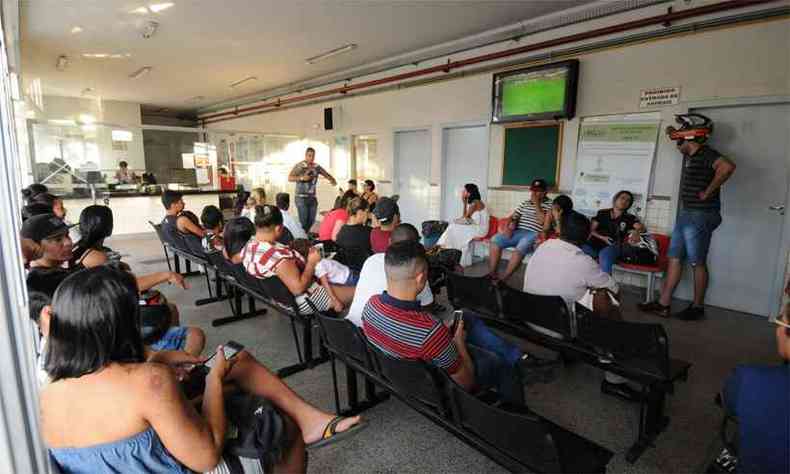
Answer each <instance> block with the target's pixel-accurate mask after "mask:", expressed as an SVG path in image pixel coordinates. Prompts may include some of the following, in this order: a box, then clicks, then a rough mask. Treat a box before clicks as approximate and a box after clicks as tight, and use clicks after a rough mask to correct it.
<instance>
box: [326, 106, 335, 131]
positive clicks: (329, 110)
mask: <svg viewBox="0 0 790 474" xmlns="http://www.w3.org/2000/svg"><path fill="white" fill-rule="evenodd" d="M332 110H333V109H332V107H327V108H325V109H324V130H333V129H334V128H335V126H334V121H333V117H332Z"/></svg>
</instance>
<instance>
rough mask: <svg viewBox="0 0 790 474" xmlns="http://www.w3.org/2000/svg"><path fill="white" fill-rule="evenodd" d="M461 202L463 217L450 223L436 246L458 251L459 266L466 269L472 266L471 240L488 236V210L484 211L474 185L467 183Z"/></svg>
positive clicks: (484, 207) (481, 200)
mask: <svg viewBox="0 0 790 474" xmlns="http://www.w3.org/2000/svg"><path fill="white" fill-rule="evenodd" d="M461 201H462V202H463V204H464V213H463V215H462V216H461V217H459V218H458V219H456V220H455V221H454V222H451V223H450V225H449V226H448V227H447V229H446V230H445V231H444V233H443V234H442V235H441V237H439V240H438V241H437V242H436V245H439V246H441V247H444V248H448V249H457V250H460V251H461V266H463V267H468V266H469V265H471V264H472V249H471V245H470V243H471V242H472V240H474V239H477V238H480V237H485V236H486V234H488V210H486V205H485V203H484V202H483V199H482V197H481V196H480V190H479V189H478V188H477V185H476V184H472V183H467V184H465V185H464V190H463V191H462V192H461Z"/></svg>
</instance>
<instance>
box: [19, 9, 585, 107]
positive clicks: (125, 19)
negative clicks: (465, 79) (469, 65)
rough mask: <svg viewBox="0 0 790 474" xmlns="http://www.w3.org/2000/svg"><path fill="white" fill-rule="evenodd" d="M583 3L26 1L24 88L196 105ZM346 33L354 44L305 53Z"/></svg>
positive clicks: (339, 41) (336, 42) (340, 40)
mask: <svg viewBox="0 0 790 474" xmlns="http://www.w3.org/2000/svg"><path fill="white" fill-rule="evenodd" d="M584 3H592V2H591V0H552V1H548V0H530V1H471V0H455V1H420V0H409V1H403V0H364V1H363V0H332V1H330V0H313V1H307V0H292V1H272V0H227V1H217V0H176V1H173V2H165V1H163V0H149V1H144V2H141V1H128V0H82V1H62V0H31V1H22V2H21V6H22V12H21V31H22V41H21V48H22V76H23V80H24V86H25V88H27V87H28V85H29V84H30V82H31V81H33V80H35V79H37V78H38V79H40V81H41V86H42V90H43V93H44V94H47V95H60V96H72V97H80V96H83V97H101V98H102V99H105V100H122V101H130V102H139V103H143V104H147V105H149V106H156V107H167V108H170V109H172V110H194V109H198V108H200V107H205V106H208V105H211V104H216V103H218V102H223V101H227V100H229V99H233V98H236V97H241V96H247V95H250V94H253V93H255V92H257V91H262V90H267V89H272V88H275V87H278V86H283V85H287V84H290V83H293V82H297V81H301V80H305V79H310V78H316V77H321V76H322V75H326V74H330V73H332V72H337V71H341V70H345V69H348V68H351V67H356V66H362V65H365V64H368V63H371V62H373V61H376V60H380V59H384V58H388V57H392V56H394V55H398V54H402V53H407V52H410V51H414V50H417V49H420V48H425V47H428V46H432V45H436V44H439V43H443V42H446V41H451V40H456V39H460V38H463V37H466V36H469V35H473V34H476V33H479V32H482V31H486V30H489V29H492V28H497V27H501V26H506V25H510V24H513V23H516V22H517V21H520V20H528V19H531V18H535V17H537V16H540V15H545V14H549V13H553V12H557V11H561V10H564V9H568V8H572V7H575V6H579V5H581V4H584ZM152 21H153V22H156V23H157V25H156V26H154V27H153V29H154V30H155V31H154V32H153V35H152V36H151V37H150V38H147V39H145V38H143V33H146V32H147V33H150V30H151V28H152V26H151V23H150V22H152ZM146 30H148V31H146ZM351 43H353V44H356V45H357V48H356V49H354V50H353V51H350V52H347V53H343V54H339V55H337V56H334V57H331V58H328V59H326V60H323V61H320V62H318V63H315V64H307V63H306V62H305V60H306V59H307V58H309V57H312V56H315V55H318V54H321V53H324V52H326V51H329V50H332V49H334V48H338V47H341V46H343V45H347V44H351ZM86 55H87V56H86ZM60 56H65V57H66V61H65V65H64V64H61V66H64V67H61V68H58V67H57V65H58V58H59V57H60ZM146 66H150V67H151V70H150V72H148V73H146V72H145V71H144V72H142V73H139V71H140V70H141V69H142V68H144V67H146ZM59 69H61V70H59ZM136 72H138V73H139V74H141V75H140V77H138V78H136V79H132V78H130V76H131V75H133V74H134V73H136ZM251 76H252V77H256V78H257V79H256V80H248V81H246V82H244V83H242V84H240V85H238V86H237V87H234V88H231V87H230V84H231V83H234V82H237V81H240V80H242V79H245V78H248V77H251Z"/></svg>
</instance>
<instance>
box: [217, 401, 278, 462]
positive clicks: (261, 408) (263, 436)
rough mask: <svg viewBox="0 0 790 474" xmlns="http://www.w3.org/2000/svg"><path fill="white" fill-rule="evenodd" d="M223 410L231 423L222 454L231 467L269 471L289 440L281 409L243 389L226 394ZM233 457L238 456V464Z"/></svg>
mask: <svg viewBox="0 0 790 474" xmlns="http://www.w3.org/2000/svg"><path fill="white" fill-rule="evenodd" d="M225 412H226V413H227V416H228V421H229V422H230V423H229V424H230V425H232V427H230V426H229V429H228V432H229V434H230V436H228V439H227V441H226V443H225V452H224V456H223V457H225V459H226V461H227V462H228V465H229V467H231V471H232V472H234V473H235V472H239V473H244V474H249V473H252V472H261V471H262V472H272V467H273V466H274V465H275V464H277V463H279V462H280V461H282V460H283V458H284V456H285V454H286V451H287V448H288V444H289V441H290V440H288V436H287V434H286V429H285V420H284V419H283V416H282V415H281V414H280V412H279V411H277V409H276V408H275V407H274V405H272V404H271V402H269V401H268V400H266V399H265V398H262V397H259V396H256V395H251V394H248V393H243V392H240V393H234V394H231V395H229V396H227V397H226V398H225ZM232 457H237V458H238V464H237V463H236V462H234V461H233V460H231V458H232ZM239 467H241V468H242V469H241V470H240V471H239V470H238V468H239ZM258 468H260V471H259V470H258Z"/></svg>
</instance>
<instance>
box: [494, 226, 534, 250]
mask: <svg viewBox="0 0 790 474" xmlns="http://www.w3.org/2000/svg"><path fill="white" fill-rule="evenodd" d="M537 236H538V233H537V232H534V231H531V230H524V229H516V230H514V231H513V234H512V235H511V236H510V237H506V236H505V235H503V234H497V235H495V236H494V237H493V238H492V239H491V242H492V243H493V244H494V245H496V246H497V247H499V248H501V249H507V248H511V247H515V248H516V252H518V253H520V254H521V255H526V254H528V253H529V252H530V250H532V244H533V243H535V239H536V238H537Z"/></svg>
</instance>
